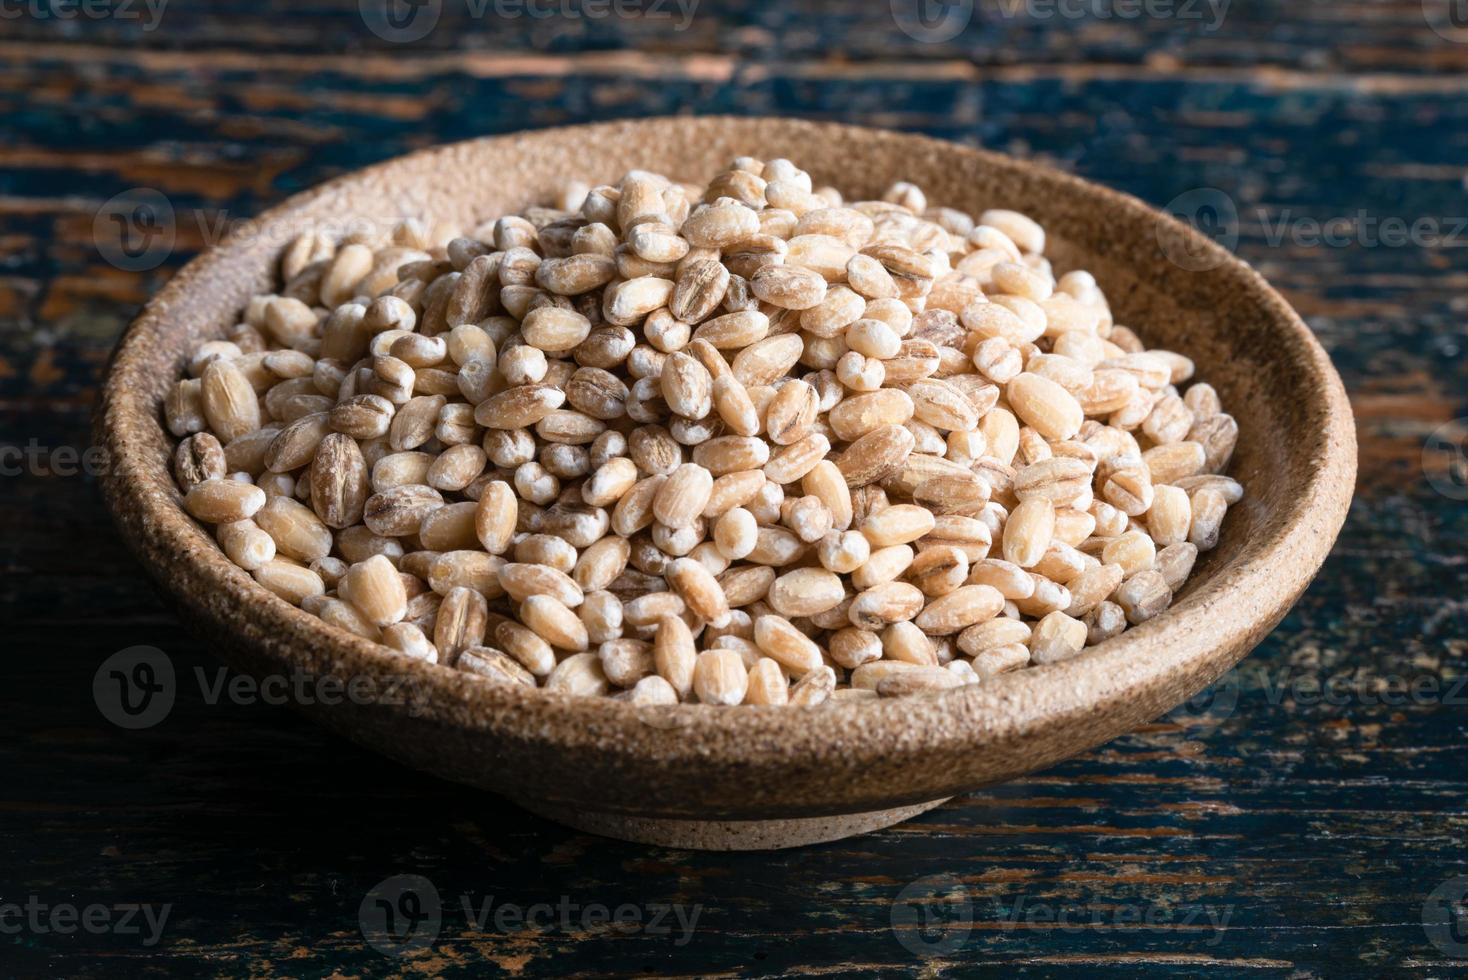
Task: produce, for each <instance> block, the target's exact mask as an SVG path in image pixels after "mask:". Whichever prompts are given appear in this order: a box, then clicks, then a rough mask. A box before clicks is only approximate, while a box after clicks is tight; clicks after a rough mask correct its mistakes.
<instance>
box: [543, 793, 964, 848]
mask: <svg viewBox="0 0 1468 980" xmlns="http://www.w3.org/2000/svg"><path fill="white" fill-rule="evenodd" d="M949 799H951V797H944V798H943V799H941V800H929V801H928V802H926V803H916V804H913V805H912V806H899V807H893V808H892V809H890V810H868V811H866V812H865V813H839V814H836V815H834V816H829V817H797V818H793V819H789V820H665V819H659V818H653V817H629V816H627V815H625V814H621V813H600V812H596V811H591V810H583V809H579V808H575V807H569V806H562V805H557V804H553V803H543V802H529V801H526V800H516V801H515V802H516V804H517V805H519V806H521V807H523V808H524V809H526V810H529V811H530V812H531V813H534V814H536V815H537V816H541V817H545V818H546V819H547V820H554V821H555V822H556V823H559V824H564V825H566V826H567V827H572V828H574V829H576V830H581V831H585V832H586V833H588V834H597V835H600V836H602V837H614V838H616V839H617V840H624V841H631V842H633V843H635V844H656V845H658V846H659V847H676V848H682V849H685V850H693V851H777V850H780V849H781V848H786V847H804V846H805V845H807V844H823V843H826V842H827V841H833V840H841V839H842V838H843V837H855V836H856V835H858V834H866V833H870V832H871V831H873V830H881V829H883V828H884V827H891V826H894V825H896V824H899V823H902V822H903V821H904V820H910V819H912V818H913V817H915V816H917V815H918V814H920V813H926V812H928V811H929V810H931V809H933V808H934V807H936V806H940V805H941V804H944V803H947V802H948V800H949Z"/></svg>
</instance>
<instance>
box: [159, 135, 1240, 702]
mask: <svg viewBox="0 0 1468 980" xmlns="http://www.w3.org/2000/svg"><path fill="white" fill-rule="evenodd" d="M558 203H559V206H558V207H555V208H531V209H529V210H527V211H526V212H525V214H524V215H521V216H509V217H503V218H500V219H499V220H497V221H494V222H493V223H492V224H487V225H484V226H482V227H480V228H478V229H476V230H475V231H474V232H473V234H472V235H471V236H469V237H460V238H454V239H452V240H451V241H448V242H447V244H446V245H442V246H441V245H439V244H436V243H435V241H434V240H433V238H432V236H431V234H430V233H429V232H428V231H427V230H426V229H425V227H424V226H423V225H422V224H421V223H420V222H416V221H407V222H404V223H403V224H401V225H400V226H398V227H397V228H396V229H395V230H394V231H393V232H391V233H390V234H384V235H383V236H381V240H374V239H373V237H372V236H370V235H359V236H356V237H354V238H349V239H348V240H347V241H345V242H341V243H338V242H335V241H331V240H328V239H326V238H324V237H322V236H319V235H314V234H313V235H306V236H303V237H302V238H300V239H299V240H297V241H296V242H295V243H293V244H292V245H291V246H290V248H289V249H287V251H286V253H285V254H284V256H283V257H282V260H281V274H282V282H283V285H282V287H281V289H280V292H279V293H278V294H274V295H263V296H256V297H255V298H254V299H253V300H251V302H250V303H249V306H248V308H247V309H246V310H245V311H244V313H243V322H241V323H240V324H239V325H238V326H237V327H235V328H234V329H233V330H231V331H230V332H229V335H228V339H227V340H219V341H211V342H208V343H204V344H201V345H199V347H198V349H197V350H196V351H195V352H194V353H193V355H192V357H191V358H190V359H189V361H188V371H187V374H188V376H187V377H186V378H185V379H184V380H181V381H179V382H178V384H177V386H176V387H175V388H174V390H173V391H172V393H171V395H170V396H169V398H168V399H167V404H166V408H165V414H166V421H167V425H168V428H169V429H170V431H171V432H172V433H173V434H174V435H175V436H177V437H179V438H180V439H181V440H182V441H181V442H180V443H179V446H178V450H177V455H176V458H175V461H174V470H175V475H176V478H177V480H178V484H179V486H180V488H181V489H182V491H183V492H184V497H183V505H184V507H185V508H186V509H187V510H188V512H189V513H190V514H191V515H193V517H195V518H196V519H198V520H199V521H202V522H204V523H206V524H210V525H213V526H214V528H215V533H216V535H217V538H218V541H219V545H220V547H221V548H222V549H223V550H224V552H225V553H226V554H227V555H228V556H229V558H230V559H231V560H232V561H233V562H235V563H236V564H237V565H239V566H240V567H241V568H243V569H245V570H247V571H249V572H251V573H253V574H254V576H255V578H256V580H257V581H258V582H259V583H260V584H261V585H263V586H264V587H265V588H267V589H269V590H270V591H272V592H274V593H275V594H276V595H278V596H280V597H282V598H284V599H285V600H287V601H289V602H291V603H294V604H297V605H299V606H300V607H301V608H302V609H305V610H306V611H308V612H311V613H314V614H316V615H318V616H320V617H321V618H322V619H324V620H326V621H327V622H329V623H331V624H333V625H335V626H338V627H340V628H342V629H345V630H348V631H350V632H352V633H356V634H358V635H360V636H363V637H367V638H369V639H372V640H376V641H378V642H381V643H383V644H385V645H386V646H388V647H390V648H392V649H394V650H396V651H399V652H400V653H402V654H403V655H405V656H409V657H415V658H420V659H423V660H428V661H431V662H436V663H438V664H440V665H442V666H443V667H444V669H457V670H461V671H467V672H469V673H471V674H474V675H478V676H479V677H481V678H485V679H486V680H488V681H490V682H495V683H505V684H520V685H524V686H526V687H544V688H547V689H548V690H552V691H561V692H566V693H570V694H579V695H605V696H615V697H618V698H621V699H624V700H629V701H632V702H636V703H639V704H670V703H674V702H678V701H682V702H698V703H702V704H711V705H737V704H764V705H782V704H800V705H815V704H819V703H822V702H825V701H831V700H858V699H862V698H874V697H887V696H901V695H909V694H918V693H924V692H933V691H939V690H943V689H947V688H952V687H956V686H959V685H964V684H973V683H982V682H983V681H984V679H987V678H991V677H993V676H994V675H996V674H999V673H1001V672H1004V671H1009V670H1014V669H1017V668H1021V667H1024V666H1026V665H1029V664H1046V663H1054V662H1056V661H1060V660H1064V659H1066V658H1068V657H1073V656H1075V655H1077V654H1078V653H1080V652H1081V651H1082V650H1083V649H1084V648H1085V647H1087V646H1088V645H1094V644H1097V643H1101V642H1102V641H1104V640H1106V639H1108V638H1109V637H1113V636H1115V635H1117V634H1118V633H1120V632H1122V631H1123V630H1124V629H1126V628H1127V625H1128V624H1136V623H1141V622H1144V621H1145V620H1148V619H1151V618H1152V617H1153V616H1156V615H1158V614H1159V613H1161V612H1162V611H1163V610H1165V609H1166V608H1167V607H1168V605H1169V604H1170V603H1171V601H1172V596H1173V593H1174V592H1175V591H1176V590H1177V589H1178V588H1180V587H1181V586H1182V584H1183V582H1184V580H1185V579H1187V577H1188V575H1189V573H1190V572H1191V570H1192V568H1193V563H1194V560H1195V559H1196V557H1197V555H1198V552H1199V551H1201V550H1206V549H1208V548H1211V547H1213V546H1214V545H1215V544H1216V542H1217V541H1218V534H1219V526H1220V524H1221V523H1222V521H1223V517H1224V512H1225V510H1226V509H1227V508H1228V506H1229V505H1230V504H1232V503H1236V502H1237V501H1238V500H1239V498H1240V496H1241V494H1242V489H1241V487H1240V486H1239V484H1238V483H1237V482H1235V481H1234V480H1232V479H1230V478H1228V477H1227V476H1223V475H1221V474H1222V473H1223V471H1224V469H1225V468H1226V467H1227V465H1228V462H1229V458H1230V456H1231V455H1232V453H1233V449H1234V443H1235V441H1236V439H1237V436H1238V427H1237V425H1236V424H1235V422H1234V420H1233V418H1232V417H1231V416H1229V415H1227V414H1225V413H1224V411H1223V409H1222V406H1221V405H1220V404H1219V399H1218V396H1217V394H1216V393H1215V392H1214V390H1213V389H1212V388H1211V387H1210V386H1208V385H1207V384H1204V383H1193V384H1187V383H1188V382H1189V381H1190V380H1191V378H1192V376H1193V364H1192V362H1191V361H1189V360H1188V359H1187V358H1186V357H1183V356H1181V355H1179V354H1175V353H1172V352H1169V351H1163V350H1147V349H1145V348H1144V347H1143V345H1142V343H1141V341H1140V340H1139V339H1138V338H1137V335H1136V334H1135V333H1133V332H1132V331H1131V330H1129V329H1128V328H1126V327H1124V326H1121V325H1119V324H1116V323H1115V322H1114V321H1113V319H1112V316H1111V313H1110V310H1109V308H1108V306H1107V303H1106V299H1105V297H1104V296H1103V295H1102V292H1101V290H1100V288H1099V287H1098V286H1097V284H1096V281H1095V279H1094V278H1092V276H1091V275H1089V274H1088V273H1086V272H1083V271H1072V272H1067V273H1066V274H1065V275H1063V276H1060V277H1059V278H1058V279H1057V278H1056V277H1055V275H1054V273H1053V271H1052V269H1051V266H1050V263H1049V262H1048V261H1047V260H1046V259H1045V257H1044V248H1045V232H1044V230H1043V229H1042V228H1041V227H1040V226H1039V225H1037V224H1036V223H1035V222H1034V221H1032V220H1031V219H1029V218H1027V217H1025V216H1024V215H1022V214H1018V213H1016V212H1013V211H1004V210H992V211H986V212H984V213H983V214H980V215H979V216H978V217H977V218H976V219H975V218H973V217H970V216H969V215H967V214H964V213H962V212H960V211H956V210H953V209H951V208H946V207H929V206H928V204H927V201H926V198H925V196H924V194H923V192H922V190H920V189H919V188H918V187H916V186H913V185H912V184H909V183H899V184H896V185H894V186H893V187H892V188H891V189H890V190H889V191H888V192H887V194H886V195H885V196H884V199H883V200H881V201H857V202H850V203H847V202H845V201H843V199H842V197H841V195H840V194H839V193H837V192H836V191H835V190H833V189H831V188H824V187H823V188H820V189H812V185H811V179H810V176H809V175H808V174H807V173H805V172H804V171H802V170H800V169H799V168H798V167H797V166H796V165H795V164H793V163H791V162H790V161H789V160H783V159H782V160H770V161H760V160H755V159H751V158H741V159H738V160H735V161H734V163H733V164H732V165H731V166H730V168H729V169H728V170H726V171H725V172H723V173H721V174H719V175H718V176H717V177H715V178H714V179H713V181H712V182H711V183H710V184H709V185H708V186H707V187H694V186H689V185H686V184H678V183H673V182H671V181H669V180H667V179H666V178H664V177H661V176H658V175H656V174H652V173H647V172H641V171H637V172H633V173H629V174H627V175H626V176H625V177H623V178H622V180H621V181H620V182H619V183H617V184H615V185H608V186H602V187H594V188H590V189H589V190H588V189H586V188H584V187H583V188H580V189H576V188H571V189H568V190H567V192H566V193H565V194H564V195H563V199H562V200H561V201H560V202H558ZM1185 384H1187V387H1186V389H1183V387H1182V386H1184V385H1185Z"/></svg>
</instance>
